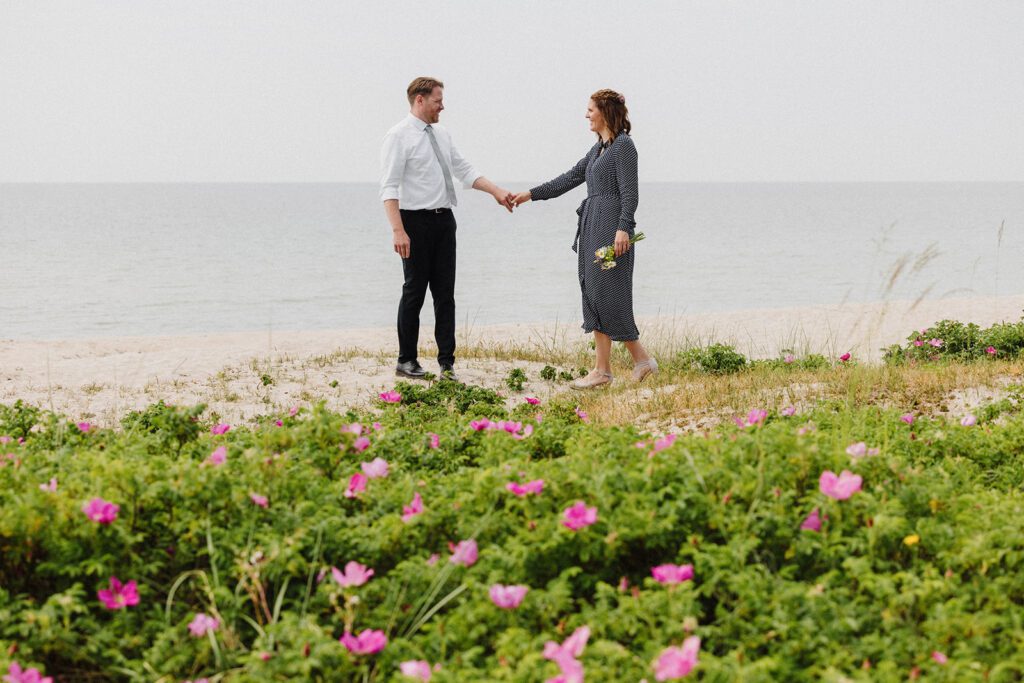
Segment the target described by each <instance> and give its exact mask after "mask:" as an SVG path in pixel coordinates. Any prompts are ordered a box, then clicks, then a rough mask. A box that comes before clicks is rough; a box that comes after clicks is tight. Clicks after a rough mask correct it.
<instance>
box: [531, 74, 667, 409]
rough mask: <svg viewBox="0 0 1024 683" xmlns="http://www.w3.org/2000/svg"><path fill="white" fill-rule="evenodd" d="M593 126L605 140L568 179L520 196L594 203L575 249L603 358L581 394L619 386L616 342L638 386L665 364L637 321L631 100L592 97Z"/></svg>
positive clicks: (586, 209)
mask: <svg viewBox="0 0 1024 683" xmlns="http://www.w3.org/2000/svg"><path fill="white" fill-rule="evenodd" d="M587 119H589V120H590V130H592V131H594V132H595V133H596V134H597V137H598V142H597V144H595V145H594V146H593V147H591V148H590V151H589V152H587V155H586V156H585V157H583V158H582V159H580V160H579V162H578V163H577V164H576V165H575V166H574V167H573V168H572V169H571V170H569V171H568V172H566V173H563V174H562V175H560V176H558V177H557V178H555V179H554V180H550V181H548V182H546V183H544V184H542V185H538V186H537V187H535V188H533V189H532V190H530V191H529V192H520V193H519V194H518V195H516V197H515V199H514V200H513V201H514V203H515V205H516V206H519V205H520V204H523V203H525V202H528V201H530V200H531V199H533V200H541V199H553V198H555V197H558V196H560V195H563V194H565V193H566V192H568V191H569V190H571V189H573V188H574V187H578V186H579V185H580V184H582V183H583V182H584V181H586V183H587V198H586V199H584V200H583V203H582V204H580V208H579V209H577V210H576V213H577V214H579V222H578V225H577V230H576V240H575V241H574V242H573V245H572V248H573V251H575V252H576V253H577V255H578V259H579V268H578V269H579V277H580V290H582V293H583V329H584V331H586V332H593V333H594V347H595V348H596V350H597V359H596V363H595V367H594V369H593V370H591V371H590V374H588V375H587V376H586V377H583V378H581V379H578V380H576V381H575V382H573V387H575V388H577V389H592V388H594V387H598V386H601V385H603V384H610V383H611V381H612V367H611V351H612V342H613V341H619V342H623V343H624V344H625V345H626V348H627V349H628V350H629V353H630V354H631V355H632V356H633V363H634V365H633V378H634V379H635V380H637V381H641V380H643V379H644V378H645V377H646V376H647V375H649V374H651V373H654V372H657V371H658V364H657V362H656V361H655V360H654V359H653V358H651V357H650V356H649V355H648V354H647V350H646V349H644V347H643V345H642V344H641V343H640V342H639V338H640V333H639V331H637V328H636V322H635V321H634V320H633V249H632V245H630V243H629V240H630V238H631V237H632V236H633V231H634V230H635V229H636V221H634V220H633V213H634V212H635V211H636V206H637V202H638V195H637V177H636V173H637V154H636V147H635V146H634V145H633V139H632V138H631V137H629V131H630V129H631V125H630V123H629V111H628V110H627V109H626V98H625V97H623V96H622V95H620V94H619V93H617V92H615V91H614V90H598V91H597V92H596V93H594V94H593V95H591V96H590V103H589V104H588V105H587ZM609 245H614V247H615V261H616V266H615V267H614V268H611V269H607V270H605V269H602V268H601V265H600V264H599V263H595V262H594V260H595V253H594V252H596V251H597V250H598V249H601V248H602V247H606V246H609Z"/></svg>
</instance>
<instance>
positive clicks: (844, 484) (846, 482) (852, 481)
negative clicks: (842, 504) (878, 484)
mask: <svg viewBox="0 0 1024 683" xmlns="http://www.w3.org/2000/svg"><path fill="white" fill-rule="evenodd" d="M862 481H863V480H862V479H861V476H860V475H859V474H854V473H852V472H850V471H849V470H843V471H842V472H841V473H840V474H839V475H838V476H837V475H836V473H835V472H832V471H830V470H825V471H824V472H822V473H821V478H820V479H819V481H818V488H819V489H820V490H821V492H822V493H824V494H825V495H826V496H828V497H829V498H834V499H836V500H846V499H847V498H849V497H850V496H852V495H853V494H855V493H857V491H860V487H861V483H862Z"/></svg>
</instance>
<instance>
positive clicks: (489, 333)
mask: <svg viewBox="0 0 1024 683" xmlns="http://www.w3.org/2000/svg"><path fill="white" fill-rule="evenodd" d="M1022 309H1024V295H1019V296H1009V297H999V298H969V299H968V298H963V299H941V300H931V301H922V302H917V303H915V302H911V301H889V302H881V303H871V304H843V305H832V306H815V307H807V308H788V309H787V308H780V309H761V310H749V311H732V312H727V313H718V314H706V315H683V316H676V317H671V318H669V317H659V318H647V319H641V320H638V324H639V326H640V329H641V335H642V339H643V340H645V341H646V343H647V344H648V346H649V348H651V350H652V351H654V352H655V354H656V355H658V356H662V357H663V356H665V355H668V354H672V353H674V352H675V351H676V350H679V349H682V348H686V347H688V346H693V345H697V344H700V345H704V344H708V343H711V342H723V343H729V344H733V345H734V346H735V347H736V348H737V350H739V351H740V352H742V353H744V354H746V355H748V356H750V357H753V358H765V357H773V356H777V355H778V354H779V353H780V351H782V350H783V349H791V350H793V351H794V352H795V353H797V354H803V353H822V354H825V355H826V356H830V357H834V356H838V355H839V354H842V353H844V352H847V351H849V352H851V353H853V355H854V357H855V358H857V359H858V360H860V361H861V362H878V360H879V358H880V356H881V352H880V349H881V348H882V347H884V346H887V345H889V344H895V343H902V342H903V341H904V339H905V337H906V335H907V334H909V333H910V332H911V331H912V330H914V329H919V328H924V327H927V326H929V325H930V324H932V323H934V322H936V321H938V320H943V319H955V320H960V321H963V322H975V323H978V324H979V325H982V326H987V325H991V324H992V323H995V322H1000V321H1007V322H1015V321H1017V320H1019V319H1020V317H1021V312H1022ZM430 333H431V330H430V329H429V328H428V326H424V329H423V330H421V348H423V347H424V345H425V344H426V342H427V340H429V338H430ZM588 339H589V338H588V337H587V336H585V335H583V334H582V333H581V331H580V330H579V328H578V327H577V323H576V322H573V323H572V324H568V323H563V324H555V323H536V324H509V325H497V326H489V327H482V328H466V327H462V326H460V328H459V329H458V341H459V345H460V347H462V348H469V347H474V346H475V347H478V348H484V349H493V350H494V351H495V352H496V354H497V356H498V357H499V358H500V359H501V360H493V359H486V358H471V359H467V360H460V361H458V363H457V369H458V371H459V373H460V375H461V378H462V379H463V381H466V382H470V383H474V384H479V385H481V386H487V387H492V388H503V382H502V380H503V378H504V377H505V376H506V375H507V374H508V372H509V370H510V369H511V368H513V367H521V368H523V369H524V370H526V372H527V375H528V376H529V378H530V381H529V382H528V383H527V385H526V387H525V391H524V392H523V393H525V394H528V395H537V396H541V397H546V396H550V395H551V394H552V393H554V392H557V391H565V390H566V389H565V388H564V385H553V384H549V383H547V382H544V381H542V380H540V379H539V377H538V373H539V370H540V368H542V367H543V365H544V363H542V362H525V361H516V360H514V358H515V353H516V351H517V350H520V351H522V350H529V351H531V352H532V355H535V356H538V357H544V354H545V353H547V352H550V351H551V350H552V349H572V348H574V347H580V348H582V347H583V346H584V345H585V344H586V342H587V341H588ZM396 353H397V341H396V339H395V334H394V331H393V330H392V329H390V328H384V329H382V328H372V329H350V330H338V331H306V332H285V331H264V332H245V333H233V334H212V335H204V336H180V337H118V338H95V339H73V340H54V341H19V340H0V403H6V404H10V403H13V402H14V401H15V400H17V399H21V400H23V401H25V402H28V403H31V404H34V405H38V406H41V407H43V408H46V409H50V410H54V411H57V412H60V413H63V414H65V415H67V416H68V417H70V418H72V419H80V420H89V421H92V422H94V423H96V424H100V425H105V426H111V425H115V424H117V422H118V421H119V420H120V418H121V417H122V416H123V415H124V414H125V413H126V412H127V411H129V410H133V409H139V408H143V407H145V406H147V405H149V404H151V403H155V402H156V401H158V400H161V399H162V400H164V401H166V402H168V403H175V404H184V405H191V404H195V403H199V402H202V403H206V404H207V405H208V406H209V409H210V410H211V411H212V412H214V413H216V414H217V415H218V416H219V417H220V419H224V420H228V421H233V422H244V421H248V420H251V419H253V418H255V417H258V416H262V415H268V414H274V413H279V412H283V411H286V410H288V408H290V407H292V406H295V405H309V404H310V403H313V402H316V401H320V400H325V401H326V402H327V404H328V406H329V407H331V408H334V409H344V408H347V407H351V406H357V405H366V404H367V403H369V402H370V401H372V400H373V399H374V398H375V397H376V395H377V393H378V392H380V391H383V390H385V389H387V388H389V387H391V386H392V385H393V383H394V381H395V376H394V362H395V361H394V358H395V355H396ZM474 355H475V356H480V355H486V354H480V353H476V354H474ZM421 361H422V362H423V363H424V366H425V367H426V368H427V370H428V371H435V370H436V364H435V363H434V362H433V361H432V359H430V357H429V351H428V352H427V354H425V356H424V357H423V358H421ZM505 391H507V389H505Z"/></svg>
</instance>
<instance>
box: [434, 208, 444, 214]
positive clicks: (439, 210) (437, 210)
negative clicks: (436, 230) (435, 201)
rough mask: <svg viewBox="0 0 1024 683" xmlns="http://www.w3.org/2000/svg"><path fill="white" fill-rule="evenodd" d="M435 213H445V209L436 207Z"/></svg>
mask: <svg viewBox="0 0 1024 683" xmlns="http://www.w3.org/2000/svg"><path fill="white" fill-rule="evenodd" d="M434 213H444V209H434Z"/></svg>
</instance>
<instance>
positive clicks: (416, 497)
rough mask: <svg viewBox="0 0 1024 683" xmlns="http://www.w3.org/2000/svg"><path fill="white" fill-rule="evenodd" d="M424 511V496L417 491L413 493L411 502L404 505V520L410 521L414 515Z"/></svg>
mask: <svg viewBox="0 0 1024 683" xmlns="http://www.w3.org/2000/svg"><path fill="white" fill-rule="evenodd" d="M422 512H423V497H422V496H420V494H419V493H418V492H417V493H414V494H413V496H412V502H411V503H409V504H408V505H403V506H402V521H403V522H406V523H409V522H410V521H412V518H413V517H415V516H416V515H419V514H422Z"/></svg>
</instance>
